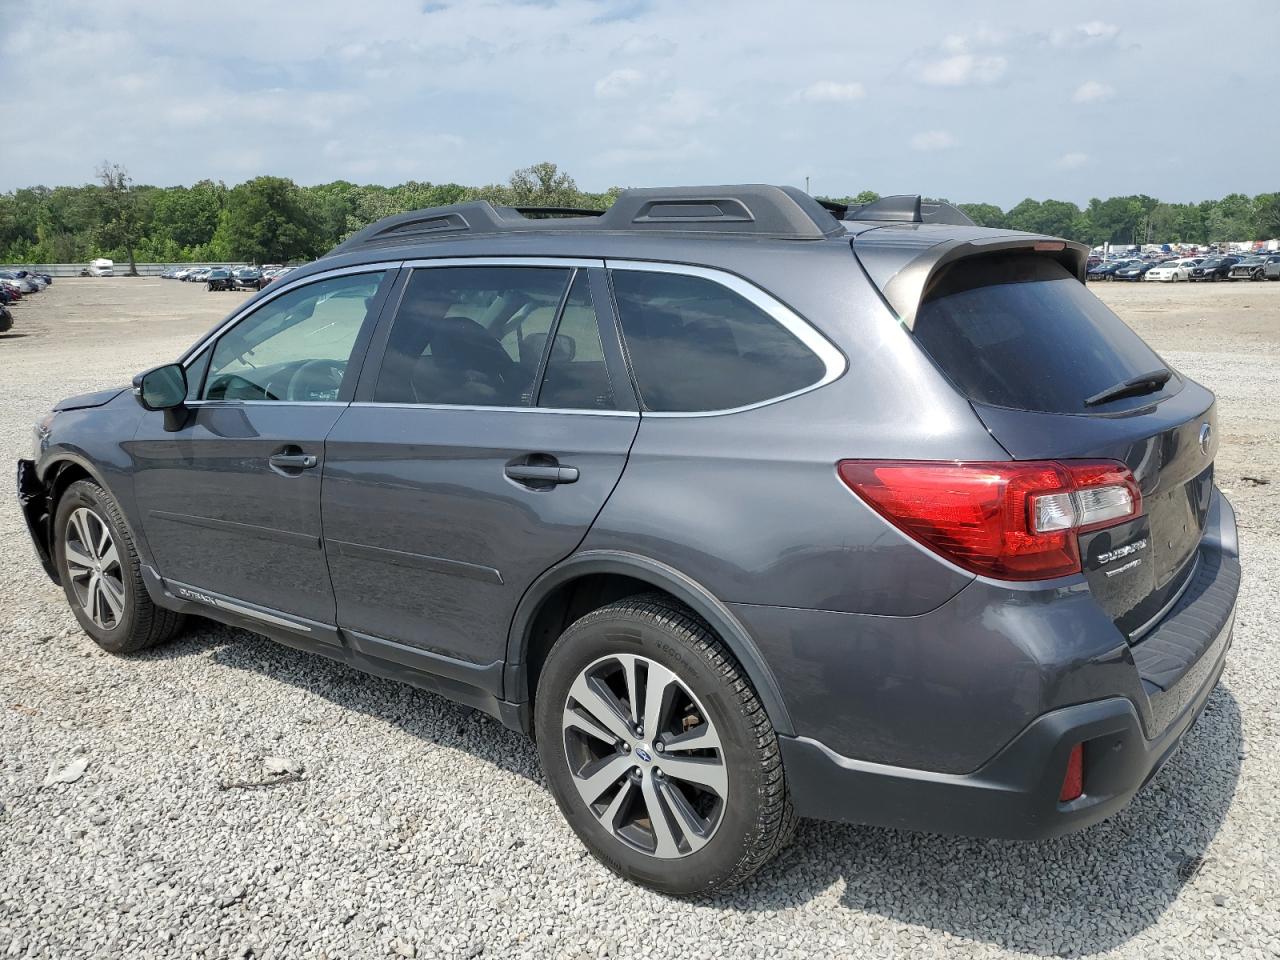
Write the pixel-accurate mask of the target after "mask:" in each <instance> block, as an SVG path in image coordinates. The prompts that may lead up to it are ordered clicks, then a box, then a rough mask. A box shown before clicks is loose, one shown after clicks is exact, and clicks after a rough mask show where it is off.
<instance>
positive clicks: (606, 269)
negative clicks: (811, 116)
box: [18, 185, 1240, 894]
mask: <svg viewBox="0 0 1280 960" xmlns="http://www.w3.org/2000/svg"><path fill="white" fill-rule="evenodd" d="M1087 253H1088V251H1087V250H1086V249H1085V248H1084V247H1082V246H1079V245H1077V244H1073V243H1069V242H1065V241H1063V240H1059V239H1055V238H1051V237H1042V236H1034V235H1029V234H1024V233H1013V232H1008V231H1002V230H991V229H980V228H977V227H975V226H973V224H972V223H971V222H969V221H968V220H967V219H966V218H965V217H964V216H963V214H961V213H960V212H959V211H958V210H956V209H954V208H952V207H950V206H948V205H946V204H930V203H922V202H921V200H920V199H919V198H918V197H905V198H888V199H886V200H881V201H877V202H876V203H873V204H870V205H868V206H864V207H861V208H857V209H848V208H845V207H842V206H839V205H837V204H820V203H819V202H817V201H815V200H813V199H811V198H810V197H808V196H807V195H805V194H803V193H801V192H800V191H797V190H795V189H792V188H785V187H783V188H779V187H772V186H758V185H756V186H753V185H748V186H721V187H705V188H703V187H698V188H676V189H649V190H630V191H626V192H624V193H623V194H621V196H619V197H618V199H617V201H616V202H615V203H614V204H613V205H612V206H611V207H610V208H609V209H608V210H605V211H564V210H540V211H533V210H515V209H510V208H501V207H494V206H491V205H490V204H488V203H485V202H474V203H465V204H459V205H456V206H451V207H444V208H439V209H431V210H423V211H418V212H414V213H407V214H402V215H398V216H393V217H390V218H388V219H385V220H382V221H380V222H378V223H375V224H373V225H372V226H370V227H368V228H367V229H365V230H362V231H360V232H359V233H357V234H355V235H354V236H353V237H351V238H350V239H349V240H347V241H346V242H344V243H342V244H341V245H340V246H338V247H337V248H335V249H334V250H333V251H332V252H331V253H330V254H328V255H327V256H325V257H323V258H322V259H320V260H319V261H317V262H315V263H313V264H311V265H309V266H307V267H304V268H302V269H299V270H297V271H295V272H293V273H291V274H290V275H289V276H288V277H287V278H286V279H284V280H282V281H280V282H277V283H275V284H272V285H271V286H270V287H268V288H267V289H266V290H263V291H262V292H261V293H259V294H258V295H256V296H254V297H253V298H252V299H250V300H248V301H247V302H246V303H244V304H243V305H242V306H241V307H240V308H238V309H237V310H236V311H235V313H234V314H232V316H230V317H229V318H228V319H227V321H226V322H225V323H223V324H221V325H220V326H218V327H217V329H215V330H213V331H212V332H210V333H209V334H208V335H207V336H206V337H204V338H203V339H201V340H200V341H199V342H198V343H196V344H195V345H194V346H193V347H191V349H190V350H188V351H187V352H186V353H185V354H184V355H183V356H182V358H181V359H180V360H179V361H178V362H177V363H174V364H171V365H168V366H164V367H159V368H157V369H155V370H152V371H149V372H147V373H144V374H141V375H139V377H138V378H137V379H136V380H135V381H134V389H133V391H132V392H129V391H125V390H122V389H111V390H105V391H103V392H101V393H96V394H91V395H89V396H82V397H75V398H72V399H69V400H64V401H63V402H61V403H60V404H58V406H57V408H56V409H55V411H54V412H53V413H52V414H50V415H49V416H48V417H47V418H46V419H45V420H44V421H42V422H41V423H40V424H39V426H38V427H37V435H36V452H35V456H34V459H32V460H24V461H21V462H20V463H19V465H18V493H19V497H20V499H21V502H22V506H23V510H24V512H25V515H26V518H27V521H28V523H29V525H30V529H31V534H32V537H33V539H34V542H35V546H36V549H37V551H38V553H39V556H40V559H41V560H42V562H43V564H44V567H45V569H46V570H47V571H48V573H49V575H50V576H51V577H52V578H53V579H54V580H55V581H57V582H59V583H60V584H61V585H62V586H63V588H64V589H65V591H66V595H67V599H68V601H69V603H70V604H71V607H72V609H73V610H74V611H75V615H76V617H77V618H78V619H79V621H80V623H81V625H82V626H83V627H84V629H85V631H86V632H87V633H88V634H89V635H90V636H91V637H92V638H93V639H94V640H95V641H96V642H97V643H98V644H99V645H101V646H102V647H103V648H105V649H107V650H110V651H113V652H118V653H132V652H135V651H138V650H142V649H143V648H146V647H149V646H151V645H153V644H155V643H158V642H160V641H163V640H166V639H168V638H170V637H172V636H173V635H174V634H175V633H176V632H177V631H178V630H179V629H180V628H181V625H182V621H183V616H184V615H186V614H195V615H199V616H204V617H210V618H213V619H215V620H220V621H223V622H226V623H230V624H235V625H238V626H241V627H244V628H245V629H248V630H252V631H256V632H258V633H262V634H265V635H267V636H269V637H272V638H273V639H275V640H278V641H280V642H283V643H286V644H289V645H290V646H294V647H298V648H300V649H304V650H310V651H314V652H316V653H319V654H322V655H324V656H327V657H332V658H334V659H337V660H340V661H342V662H344V663H348V664H351V665H353V666H355V667H357V668H359V669H361V670H365V671H368V672H370V673H373V674H377V675H380V676H384V677H391V678H395V679H397V680H402V681H405V682H407V683H411V684H414V685H417V686H420V687H423V688H426V689H429V690H433V691H436V692H438V693H440V694H442V695H444V696H446V697H449V698H451V699H453V700H456V701H458V702H460V703H463V704H467V705H470V706H472V707H474V708H477V709H479V710H482V711H484V712H486V713H488V714H491V715H492V716H494V717H496V718H498V719H499V720H501V722H502V723H504V724H506V725H507V726H509V727H511V728H513V729H516V730H521V731H525V732H528V733H531V734H533V735H534V736H535V738H536V741H537V746H538V751H539V755H540V759H541V762H542V765H543V769H544V771H545V775H546V779H547V783H548V786H549V787H550V789H551V791H552V793H553V794H554V795H555V798H556V800H557V801H558V803H559V805H560V808H561V810H562V811H563V813H564V815H565V817H566V818H567V819H568V821H569V823H570V824H571V825H572V827H573V829H574V830H575V831H576V832H577V833H578V835H579V837H581V839H582V841H583V842H584V843H585V844H586V846H587V847H588V848H589V849H590V850H591V852H592V853H593V854H594V855H595V856H596V857H598V858H599V859H600V860H601V861H603V862H604V863H605V864H607V865H608V866H609V867H610V868H612V869H613V870H615V871H616V872H618V873H619V874H621V875H622V876H624V877H627V878H630V879H631V880H634V881H636V882H638V883H642V884H646V885H648V886H651V887H654V888H656V889H659V890H662V891H666V892H669V893H678V894H688V893H698V892H707V891H712V890H715V889H718V888H722V887H725V886H727V885H729V884H732V883H734V882H737V881H741V880H742V879H744V878H745V877H747V876H749V875H751V874H752V873H753V872H754V871H756V870H757V869H758V868H760V866H761V865H763V864H764V863H765V862H767V861H768V860H769V859H770V858H771V857H772V856H773V855H774V854H775V853H776V852H777V851H778V850H779V849H780V848H781V847H782V845H783V844H785V843H786V841H787V839H788V837H789V836H790V833H791V831H792V828H793V826H794V823H795V819H796V817H797V816H804V817H820V818H834V819H843V820H848V821H853V822H857V823H866V824H882V825H890V826H894V827H904V828H913V829H920V830H932V831H944V832H954V833H961V834H970V835H980V836H1000V837H1010V838H1028V839H1030V838H1040V837H1048V836H1052V835H1056V834H1060V833H1063V832H1066V831H1070V830H1075V829H1079V828H1082V827H1085V826H1087V825H1089V824H1092V823H1094V822H1096V821H1098V820H1100V819H1101V818H1103V817H1105V816H1107V815H1108V814H1111V813H1113V812H1114V811H1116V810H1118V809H1119V808H1120V807H1122V806H1123V805H1124V804H1125V803H1127V802H1128V801H1129V799H1130V798H1131V797H1132V796H1133V795H1134V793H1135V792H1136V791H1137V790H1138V789H1139V788H1141V787H1142V786H1143V784H1145V783H1146V782H1147V781H1148V780H1149V779H1150V778H1151V777H1152V776H1154V775H1155V773H1156V771H1157V770H1158V769H1159V767H1160V765H1161V764H1162V763H1163V762H1164V761H1165V760H1166V759H1167V758H1168V757H1169V756H1170V755H1171V754H1172V753H1173V751H1174V750H1175V749H1176V747H1177V745H1178V743H1179V741H1180V739H1181V738H1182V737H1183V735H1184V734H1185V733H1186V731H1187V729H1188V728H1189V727H1190V726H1191V724H1192V723H1193V722H1194V721H1195V719H1196V718H1197V716H1198V715H1199V714H1200V712H1201V710H1202V709H1203V708H1204V705H1205V703H1206V701H1207V699H1208V697H1209V695H1210V692H1211V691H1212V689H1213V688H1214V685H1215V684H1216V683H1217V680H1218V676H1219V674H1220V673H1221V671H1222V669H1223V664H1224V657H1225V655H1226V650H1227V647H1228V646H1229V644H1230V642H1231V628H1232V623H1233V618H1234V613H1235V605H1236V595H1237V591H1238V588H1239V580H1240V566H1239V560H1238V550H1237V542H1236V528H1235V518H1234V515H1233V513H1232V510H1231V507H1230V505H1229V504H1228V503H1227V501H1226V500H1225V499H1224V498H1223V496H1222V495H1221V493H1219V492H1218V490H1217V489H1216V488H1215V486H1214V483H1213V458H1214V452H1215V449H1216V446H1217V442H1218V432H1217V429H1216V424H1215V412H1214V398H1213V395H1212V394H1211V393H1209V391H1207V390H1206V389H1204V388H1203V387H1201V386H1200V385H1199V384H1197V383H1195V382H1193V381H1192V380H1190V379H1189V378H1187V377H1186V376H1183V375H1182V374H1180V373H1178V372H1177V371H1175V370H1173V369H1172V368H1170V367H1169V366H1168V365H1167V364H1166V363H1165V362H1164V361H1163V360H1161V359H1160V357H1158V356H1157V355H1156V354H1155V353H1154V352H1153V351H1152V350H1151V349H1150V348H1149V347H1147V345H1146V344H1145V343H1143V342H1142V340H1140V339H1139V338H1138V337H1137V336H1136V335H1135V334H1134V333H1133V332H1132V331H1130V330H1129V328H1128V327H1126V326H1125V325H1124V324H1123V323H1121V322H1120V321H1119V320H1118V319H1117V318H1116V317H1115V316H1114V314H1112V313H1111V311H1110V310H1108V309H1107V308H1106V307H1105V306H1103V304H1102V303H1100V302H1099V301H1098V300H1097V299H1096V298H1095V297H1094V296H1093V295H1092V294H1090V293H1089V292H1088V291H1087V290H1086V289H1085V285H1084V283H1083V282H1082V281H1083V280H1084V275H1085V263H1086V257H1087Z"/></svg>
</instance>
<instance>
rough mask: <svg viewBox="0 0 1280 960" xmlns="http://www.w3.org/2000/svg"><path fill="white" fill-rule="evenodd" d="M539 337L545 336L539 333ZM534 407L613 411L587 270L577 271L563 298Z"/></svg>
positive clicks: (606, 368)
mask: <svg viewBox="0 0 1280 960" xmlns="http://www.w3.org/2000/svg"><path fill="white" fill-rule="evenodd" d="M543 336H546V335H545V334H543ZM538 406H540V407H561V408H563V409H570V410H613V409H615V406H614V402H613V387H612V385H611V384H610V383H609V370H608V367H607V366H606V364H605V359H604V348H603V347H602V346H601V344H600V327H599V325H598V324H597V323H596V310H595V306H594V305H593V304H592V302H591V283H590V280H589V278H588V276H587V271H585V270H579V271H578V274H577V276H576V277H575V278H574V281H573V288H572V289H571V290H570V291H569V299H568V300H566V301H565V305H564V313H563V314H562V315H561V317H560V326H558V327H557V328H556V339H555V341H554V343H552V345H551V356H550V357H548V358H547V372H546V375H545V376H544V377H543V380H542V390H541V391H540V392H539V394H538Z"/></svg>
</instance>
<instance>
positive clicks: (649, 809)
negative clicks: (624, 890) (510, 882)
mask: <svg viewBox="0 0 1280 960" xmlns="http://www.w3.org/2000/svg"><path fill="white" fill-rule="evenodd" d="M562 730H563V735H564V750H565V756H566V758H567V759H568V761H569V772H570V773H571V775H572V776H573V783H574V786H575V787H576V788H577V790H578V793H579V795H580V796H581V797H582V800H583V802H584V803H585V804H586V805H587V808H588V809H589V810H590V811H591V813H592V815H593V816H595V818H596V819H597V820H598V821H599V822H600V824H601V825H602V826H603V827H604V828H605V829H606V830H608V831H609V832H610V833H612V834H613V836H614V837H615V838H616V839H617V840H619V841H620V842H622V843H624V844H626V845H627V846H629V847H631V848H633V849H635V850H638V851H640V852H641V853H645V854H648V855H650V856H653V857H657V858H660V859H666V860H669V859H677V858H679V857H686V856H689V855H690V854H692V853H696V852H697V851H698V850H700V849H702V847H704V846H705V845H706V844H707V842H708V841H710V840H711V838H712V836H713V835H714V834H715V832H716V828H717V827H718V826H719V825H720V822H721V820H722V819H723V816H724V811H725V804H726V803H727V801H728V793H729V790H728V773H727V770H726V767H725V757H724V749H723V747H722V745H721V742H720V736H719V734H718V733H717V731H716V728H715V725H714V724H713V723H712V721H711V718H710V716H709V715H708V714H707V712H706V711H705V710H704V709H703V708H702V705H701V704H700V703H699V702H698V699H697V697H695V696H694V695H693V692H692V691H691V690H690V689H689V687H688V686H687V685H686V684H685V683H684V681H682V680H681V679H680V678H679V677H678V676H676V674H675V673H673V672H672V671H670V670H668V669H667V668H666V667H664V666H662V665H661V664H659V663H656V662H655V661H653V660H650V659H649V658H647V657H642V656H637V655H633V654H616V655H612V656H608V657H603V658H601V659H599V660H597V661H595V662H594V663H592V664H590V665H589V666H588V667H586V668H585V669H584V670H583V671H582V672H581V673H579V674H578V676H577V678H576V679H575V680H574V682H573V686H572V687H571V688H570V690H569V695H568V697H567V698H566V701H565V705H564V712H563V717H562Z"/></svg>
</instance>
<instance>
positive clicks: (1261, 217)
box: [1253, 193, 1280, 240]
mask: <svg viewBox="0 0 1280 960" xmlns="http://www.w3.org/2000/svg"><path fill="white" fill-rule="evenodd" d="M1253 218H1254V222H1255V223H1256V224H1257V226H1256V227H1255V229H1254V239H1255V240H1275V239H1277V238H1280V193H1260V194H1258V195H1257V196H1256V197H1254V198H1253Z"/></svg>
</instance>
